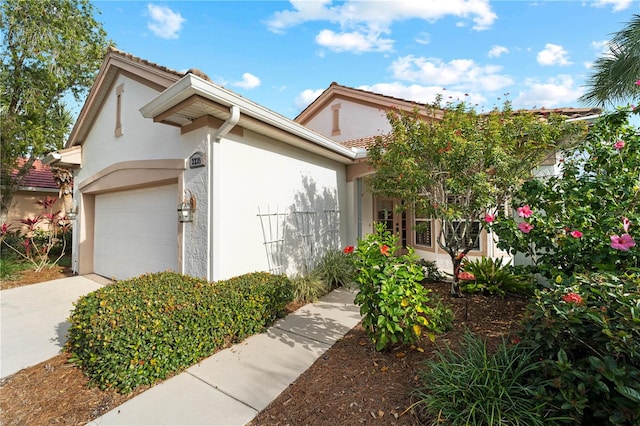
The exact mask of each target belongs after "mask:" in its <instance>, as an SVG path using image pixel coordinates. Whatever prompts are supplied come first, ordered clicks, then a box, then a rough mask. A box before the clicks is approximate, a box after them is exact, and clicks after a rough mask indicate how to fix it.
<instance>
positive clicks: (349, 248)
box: [342, 246, 353, 254]
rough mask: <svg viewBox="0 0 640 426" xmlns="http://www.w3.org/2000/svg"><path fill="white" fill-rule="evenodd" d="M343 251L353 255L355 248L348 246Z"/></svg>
mask: <svg viewBox="0 0 640 426" xmlns="http://www.w3.org/2000/svg"><path fill="white" fill-rule="evenodd" d="M342 251H343V252H345V253H346V254H349V253H353V246H346V247H345V248H344V250H342Z"/></svg>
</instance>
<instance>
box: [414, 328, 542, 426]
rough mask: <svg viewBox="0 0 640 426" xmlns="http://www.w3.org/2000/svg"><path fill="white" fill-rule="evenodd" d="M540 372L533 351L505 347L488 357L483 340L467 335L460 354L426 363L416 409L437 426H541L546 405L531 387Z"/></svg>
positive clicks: (444, 353) (453, 352)
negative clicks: (530, 380)
mask: <svg viewBox="0 0 640 426" xmlns="http://www.w3.org/2000/svg"><path fill="white" fill-rule="evenodd" d="M539 368H540V361H537V360H536V358H535V354H534V352H533V351H532V350H530V349H525V348H523V347H522V346H520V345H507V344H506V343H505V342H504V341H503V342H502V344H501V345H500V346H499V347H498V349H497V351H496V353H495V354H489V352H488V350H487V345H486V342H485V341H484V340H483V339H482V338H480V337H477V336H474V335H473V334H471V333H466V334H465V335H464V340H463V343H462V345H461V347H460V348H459V349H458V350H454V349H451V348H450V347H447V348H446V349H445V350H444V351H439V352H438V353H437V354H436V356H435V357H434V358H433V359H429V360H427V361H426V362H425V364H424V366H423V367H422V369H421V370H420V372H419V377H420V386H419V387H418V388H417V389H415V390H414V392H413V395H414V397H416V398H418V402H417V404H416V408H417V409H418V410H419V412H420V413H421V416H423V417H429V418H431V419H434V420H433V421H432V423H431V424H433V425H439V424H443V423H444V424H447V425H452V426H455V425H461V426H462V425H464V426H466V425H527V426H529V425H543V424H545V423H544V405H545V401H544V400H542V399H539V398H536V387H535V386H533V385H532V384H530V383H528V382H527V376H528V375H530V374H531V373H532V372H534V371H537V370H538V369H539Z"/></svg>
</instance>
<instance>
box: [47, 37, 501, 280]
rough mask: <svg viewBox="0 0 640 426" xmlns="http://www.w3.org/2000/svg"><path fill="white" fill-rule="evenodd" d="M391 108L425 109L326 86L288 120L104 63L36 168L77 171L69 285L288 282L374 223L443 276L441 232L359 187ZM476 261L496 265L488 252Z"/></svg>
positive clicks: (159, 70) (125, 60)
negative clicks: (66, 131) (168, 277)
mask: <svg viewBox="0 0 640 426" xmlns="http://www.w3.org/2000/svg"><path fill="white" fill-rule="evenodd" d="M390 108H400V109H404V110H413V109H414V108H418V109H420V108H424V105H421V104H418V103H414V102H410V101H406V100H402V99H397V98H392V97H389V96H384V95H380V94H375V93H370V92H366V91H363V90H358V89H353V88H349V87H345V86H340V85H338V84H336V83H333V84H331V85H330V87H329V88H328V89H327V90H325V92H324V93H323V94H321V95H320V97H319V98H318V99H316V100H315V101H314V102H313V103H312V104H311V105H309V107H307V108H306V109H305V110H304V111H303V112H302V113H301V114H300V115H299V116H298V117H296V119H295V120H290V119H288V118H286V117H283V116H281V115H280V114H278V113H276V112H274V111H271V110H269V109H267V108H265V107H263V106H261V105H258V104H256V103H254V102H252V101H250V100H249V99H246V98H244V97H242V96H240V95H238V94H236V93H234V92H232V91H230V90H228V89H226V88H224V87H222V86H220V85H218V84H216V83H214V82H212V81H210V79H209V78H208V77H207V76H206V74H204V73H202V72H201V71H198V70H195V69H192V70H189V71H187V72H184V73H183V72H177V71H174V70H171V69H168V68H165V67H163V66H160V65H158V64H154V63H151V62H149V61H145V60H143V59H141V58H138V57H135V56H132V55H130V54H128V53H125V52H122V51H120V50H117V49H115V48H111V49H109V51H108V52H107V55H106V57H105V60H104V62H103V64H102V66H101V68H100V70H99V72H98V75H97V77H96V80H95V83H94V85H93V87H92V88H91V90H90V92H89V94H88V97H87V99H86V102H85V104H84V106H83V107H82V109H81V111H80V114H79V116H78V119H77V121H76V123H75V125H74V127H73V129H72V131H71V134H70V136H69V139H68V141H67V143H66V145H65V148H64V149H62V150H60V151H57V152H53V153H51V154H50V155H49V156H48V157H47V158H46V159H45V162H46V163H48V164H52V165H56V166H59V167H66V168H70V169H72V170H73V171H74V202H75V208H74V210H75V211H77V218H76V222H75V224H74V234H73V248H74V249H73V264H72V266H73V269H74V271H75V272H76V273H78V274H88V273H96V274H99V275H103V276H106V277H109V278H115V279H126V278H130V277H133V276H137V275H140V274H143V273H147V272H156V271H162V270H174V271H177V272H180V273H183V274H187V275H191V276H196V277H203V278H206V279H208V280H220V279H225V278H229V277H232V276H236V275H240V274H242V273H246V272H252V271H257V270H263V271H271V272H275V273H288V274H295V273H297V272H302V271H304V270H305V269H306V268H309V267H312V266H313V265H314V263H315V262H316V261H317V260H318V259H319V258H320V256H322V254H323V253H324V252H325V251H326V250H329V249H339V248H341V247H343V246H345V245H352V244H355V243H356V242H357V239H358V238H360V237H363V236H364V235H365V234H367V233H369V232H371V231H372V230H373V224H374V222H380V221H381V222H384V223H386V224H387V227H388V229H390V230H393V232H396V233H397V234H398V235H399V236H400V237H401V243H402V244H403V245H405V246H412V247H415V248H416V252H417V253H418V254H419V255H420V256H422V257H424V258H426V259H431V260H435V261H437V263H438V266H439V267H441V268H443V269H450V260H449V257H448V256H447V255H446V254H445V253H444V252H442V250H440V249H439V248H438V247H437V244H436V243H435V238H434V237H433V236H434V235H436V232H437V230H438V228H437V227H438V224H437V223H434V221H432V220H431V219H430V218H422V217H415V216H414V215H412V214H411V213H407V212H405V213H402V214H398V213H396V211H395V209H394V206H396V205H397V204H398V203H401V202H402V201H401V200H394V199H385V198H376V197H373V195H372V194H371V192H370V191H369V189H368V188H367V186H366V176H367V175H369V174H371V173H373V170H371V168H370V167H369V166H368V165H367V163H366V149H364V148H366V146H367V144H368V143H370V142H371V141H372V140H373V139H374V138H375V137H376V136H378V135H385V134H387V133H389V131H390V129H391V127H390V124H389V122H388V121H387V118H386V111H388V110H389V109H390ZM420 221H422V222H423V223H426V224H429V225H430V229H428V230H427V231H422V232H420V233H418V232H416V231H415V230H414V225H415V224H416V223H418V222H420ZM471 254H472V255H476V256H479V255H487V256H495V255H496V248H495V246H494V244H493V240H492V238H490V236H487V235H484V234H483V236H482V238H481V239H480V243H479V246H478V248H477V250H475V251H474V252H472V253H471Z"/></svg>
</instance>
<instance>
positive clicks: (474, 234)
mask: <svg viewBox="0 0 640 426" xmlns="http://www.w3.org/2000/svg"><path fill="white" fill-rule="evenodd" d="M465 224H466V221H460V220H454V221H452V222H451V223H450V224H449V225H448V226H446V225H445V224H444V223H443V226H446V228H445V232H444V235H445V239H447V240H449V239H450V238H451V237H453V235H451V232H455V235H456V238H457V239H458V240H460V243H461V244H460V245H461V246H464V245H465V242H463V241H462V240H463V237H464V240H466V241H467V242H470V241H472V242H473V243H472V244H473V245H472V250H476V251H479V250H480V237H479V236H480V222H479V221H477V220H475V221H473V222H470V223H469V224H470V225H471V226H470V227H469V228H470V229H468V230H467V232H468V234H467V235H464V236H463V233H464V232H465Z"/></svg>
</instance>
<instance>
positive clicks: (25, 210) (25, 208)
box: [7, 189, 62, 230]
mask: <svg viewBox="0 0 640 426" xmlns="http://www.w3.org/2000/svg"><path fill="white" fill-rule="evenodd" d="M47 196H49V197H52V198H58V191H57V190H55V189H52V190H42V191H18V192H16V193H15V194H14V195H13V200H12V201H11V208H10V209H9V212H8V216H7V223H8V224H9V225H11V229H12V230H18V229H24V225H23V224H22V223H21V222H20V220H21V219H25V218H27V217H30V218H35V217H36V216H37V215H39V214H42V213H44V210H43V209H42V207H40V206H39V205H38V204H37V202H38V200H42V199H43V198H45V197H47ZM60 210H62V201H61V200H59V199H58V200H57V201H56V203H55V204H54V206H53V212H54V213H55V212H57V211H60ZM39 227H40V228H46V226H39Z"/></svg>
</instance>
